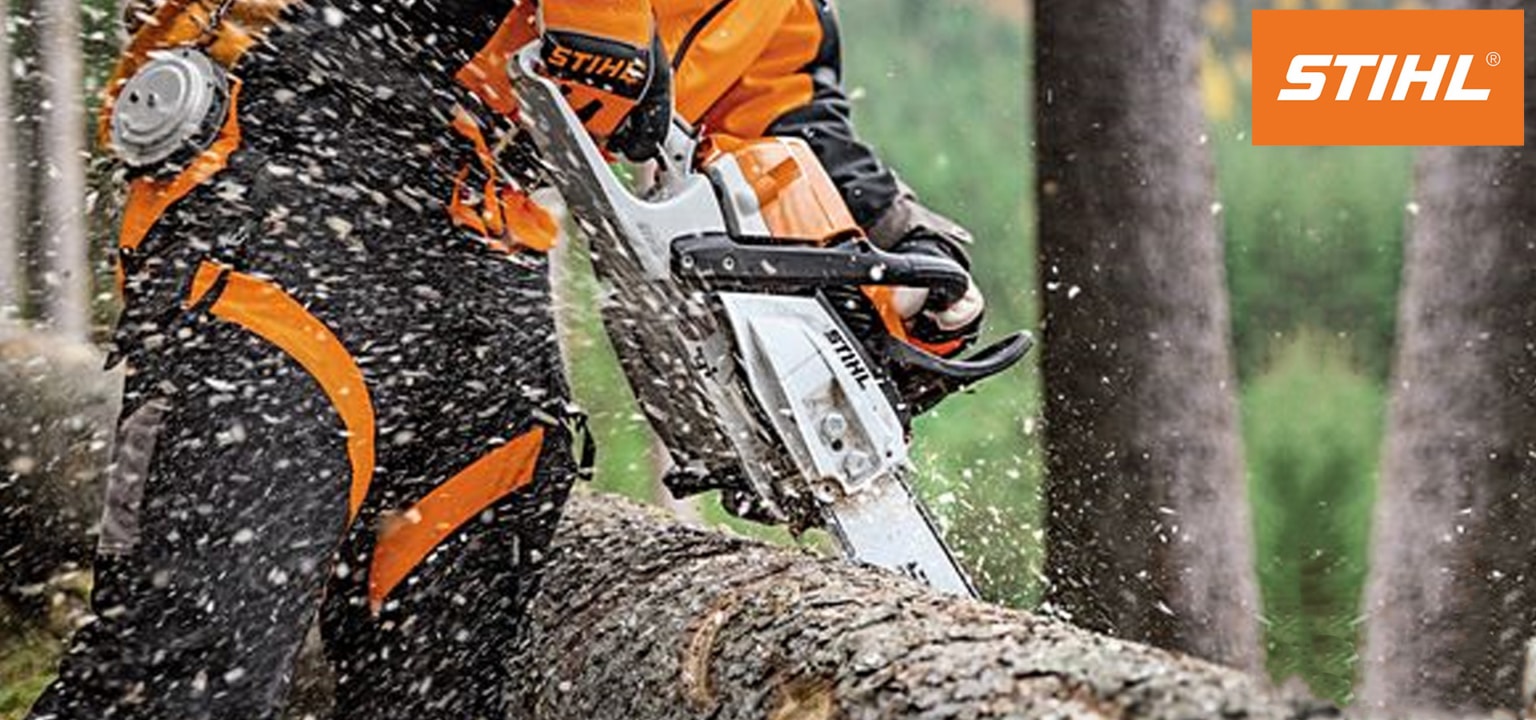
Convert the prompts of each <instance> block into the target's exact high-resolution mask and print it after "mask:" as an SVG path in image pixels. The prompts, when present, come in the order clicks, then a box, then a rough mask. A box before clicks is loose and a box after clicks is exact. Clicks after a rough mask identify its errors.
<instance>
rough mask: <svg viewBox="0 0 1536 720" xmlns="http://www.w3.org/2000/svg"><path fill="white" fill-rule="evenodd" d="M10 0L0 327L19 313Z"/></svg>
mask: <svg viewBox="0 0 1536 720" xmlns="http://www.w3.org/2000/svg"><path fill="white" fill-rule="evenodd" d="M10 8H11V3H10V2H9V0H0V174H4V176H5V178H6V183H7V185H8V187H6V188H5V190H4V191H3V192H0V327H4V326H6V325H9V324H11V323H12V322H14V321H15V320H16V318H17V317H18V316H19V315H20V313H21V288H20V285H19V283H20V282H21V277H22V276H21V244H20V242H19V240H20V238H19V236H18V231H19V229H20V228H19V223H18V215H17V213H18V207H17V202H16V201H17V195H18V193H17V192H16V191H17V189H18V187H17V186H19V185H20V184H21V178H23V177H24V176H23V175H22V174H21V168H20V167H19V166H18V165H17V164H16V128H15V127H14V123H15V120H14V119H13V118H15V116H16V109H15V108H14V107H13V106H12V105H11V29H10V27H11V18H10V14H11V13H10Z"/></svg>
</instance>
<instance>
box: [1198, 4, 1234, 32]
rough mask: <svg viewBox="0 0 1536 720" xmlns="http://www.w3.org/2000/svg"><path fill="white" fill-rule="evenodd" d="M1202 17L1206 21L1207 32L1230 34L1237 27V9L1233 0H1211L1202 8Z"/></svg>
mask: <svg viewBox="0 0 1536 720" xmlns="http://www.w3.org/2000/svg"><path fill="white" fill-rule="evenodd" d="M1200 18H1201V20H1203V21H1204V22H1205V30H1206V32H1207V33H1211V34H1219V35H1228V34H1231V32H1232V30H1233V28H1235V27H1237V11H1236V10H1233V9H1232V0H1209V2H1207V3H1206V4H1205V7H1203V8H1201V9H1200Z"/></svg>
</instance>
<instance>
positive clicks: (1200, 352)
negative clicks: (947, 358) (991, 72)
mask: <svg viewBox="0 0 1536 720" xmlns="http://www.w3.org/2000/svg"><path fill="white" fill-rule="evenodd" d="M1199 6H1200V3H1199V2H1197V1H1196V0H1094V1H1093V2H1084V1H1083V0H1040V1H1039V2H1037V3H1036V4H1035V8H1036V10H1035V15H1036V23H1035V28H1036V38H1037V39H1036V53H1037V57H1036V59H1037V64H1036V68H1037V71H1036V72H1037V81H1036V83H1037V93H1038V96H1037V108H1038V109H1037V113H1038V119H1039V149H1038V161H1039V178H1040V180H1039V183H1040V185H1039V195H1038V197H1039V204H1040V240H1039V242H1040V253H1041V255H1040V274H1041V277H1042V278H1043V281H1044V283H1045V291H1046V292H1045V328H1044V332H1045V342H1044V354H1043V359H1042V362H1043V369H1044V374H1045V385H1046V406H1045V413H1046V428H1045V439H1046V450H1047V473H1048V478H1049V479H1048V483H1047V500H1048V502H1049V508H1048V513H1047V520H1046V526H1047V537H1048V543H1049V545H1048V553H1047V560H1046V572H1047V577H1048V580H1049V582H1050V587H1049V588H1048V590H1047V599H1048V601H1049V603H1050V605H1051V606H1052V607H1053V608H1055V609H1059V610H1061V611H1064V612H1065V613H1067V614H1068V615H1069V617H1070V618H1071V619H1072V620H1073V622H1076V623H1078V624H1081V625H1083V626H1085V627H1088V628H1091V629H1094V630H1099V631H1102V632H1107V633H1110V634H1113V635H1116V636H1119V637H1124V638H1128V639H1132V640H1137V641H1142V642H1148V643H1151V644H1153V645H1157V646H1160V647H1165V648H1170V649H1176V650H1181V651H1185V652H1189V653H1192V654H1195V655H1199V656H1201V657H1205V658H1208V659H1211V660H1216V661H1219V662H1223V663H1227V664H1230V665H1234V666H1237V667H1242V668H1250V669H1252V668H1256V667H1257V666H1258V665H1259V663H1260V653H1259V646H1258V639H1257V638H1258V633H1257V626H1256V615H1257V611H1258V608H1257V605H1258V600H1257V598H1258V593H1257V589H1256V582H1255V579H1254V569H1253V565H1254V560H1253V549H1252V548H1253V546H1252V528H1251V527H1250V522H1249V512H1248V507H1247V502H1246V499H1245V495H1246V493H1245V488H1244V477H1243V462H1242V453H1241V449H1240V444H1239V437H1240V436H1239V434H1238V426H1237V423H1238V418H1237V411H1236V400H1235V398H1234V394H1233V393H1234V387H1235V385H1236V383H1235V380H1234V378H1233V370H1232V362H1231V357H1230V354H1229V350H1228V335H1229V327H1228V316H1227V301H1226V295H1225V292H1226V286H1225V279H1224V273H1223V267H1222V248H1221V241H1220V238H1219V236H1218V232H1217V227H1216V222H1217V213H1216V211H1217V209H1218V206H1217V204H1216V202H1215V189H1214V183H1213V177H1212V176H1213V170H1212V166H1211V161H1210V157H1209V148H1208V146H1207V143H1206V136H1205V119H1204V115H1203V112H1202V109H1201V106H1200V101H1199V95H1198V90H1197V84H1196V78H1197V71H1198V65H1199V56H1200V37H1201V25H1200V19H1199Z"/></svg>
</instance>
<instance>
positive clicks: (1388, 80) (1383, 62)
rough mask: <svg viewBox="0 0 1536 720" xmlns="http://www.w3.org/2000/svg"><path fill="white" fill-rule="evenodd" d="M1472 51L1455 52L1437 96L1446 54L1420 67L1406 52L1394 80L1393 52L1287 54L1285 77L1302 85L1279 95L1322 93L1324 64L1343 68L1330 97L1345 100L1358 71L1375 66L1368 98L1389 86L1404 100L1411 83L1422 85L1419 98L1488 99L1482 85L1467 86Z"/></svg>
mask: <svg viewBox="0 0 1536 720" xmlns="http://www.w3.org/2000/svg"><path fill="white" fill-rule="evenodd" d="M1474 57H1475V56H1473V55H1458V56H1457V57H1456V69H1455V70H1454V71H1452V72H1451V82H1450V85H1449V86H1448V87H1447V88H1446V90H1445V96H1444V97H1443V98H1440V97H1439V96H1440V86H1441V85H1442V84H1444V82H1443V81H1444V80H1445V70H1446V68H1448V67H1450V64H1451V56H1450V55H1436V56H1434V60H1433V61H1432V62H1431V63H1430V66H1429V67H1428V68H1422V67H1420V62H1419V61H1420V56H1418V55H1409V56H1407V57H1406V58H1404V59H1403V63H1402V70H1401V71H1400V72H1398V73H1397V83H1396V84H1395V85H1393V84H1392V72H1393V71H1394V70H1396V69H1397V66H1398V63H1397V56H1396V55H1297V56H1295V57H1293V58H1291V67H1290V69H1289V70H1287V71H1286V73H1285V81H1286V82H1287V83H1288V84H1290V85H1305V86H1306V87H1288V88H1283V89H1281V90H1280V95H1279V99H1280V100H1283V101H1288V102H1311V101H1314V100H1318V99H1320V98H1322V97H1323V91H1324V90H1325V89H1327V87H1328V74H1327V73H1326V72H1324V71H1323V70H1322V68H1327V67H1337V68H1344V75H1343V77H1342V78H1340V79H1339V89H1338V91H1336V92H1335V93H1334V95H1333V99H1334V100H1338V101H1340V102H1345V101H1348V100H1349V99H1350V98H1351V97H1353V96H1354V92H1355V85H1356V84H1357V82H1358V81H1359V80H1360V75H1361V72H1362V71H1363V70H1365V69H1366V68H1375V70H1374V73H1375V76H1374V77H1373V78H1372V80H1371V92H1370V94H1369V95H1367V96H1366V99H1368V100H1381V99H1382V98H1384V97H1386V94H1387V88H1388V87H1389V86H1390V87H1392V99H1393V100H1394V101H1401V100H1406V99H1407V98H1408V93H1409V92H1410V91H1412V90H1413V86H1415V85H1423V86H1424V90H1423V92H1421V93H1419V99H1420V100H1426V101H1427V100H1435V99H1437V98H1439V99H1443V100H1447V101H1452V102H1466V101H1472V102H1482V101H1485V100H1487V99H1488V90H1487V89H1483V88H1469V87H1467V73H1468V72H1470V71H1471V69H1472V60H1473V58H1474Z"/></svg>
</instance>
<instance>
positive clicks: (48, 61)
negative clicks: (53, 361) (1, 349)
mask: <svg viewBox="0 0 1536 720" xmlns="http://www.w3.org/2000/svg"><path fill="white" fill-rule="evenodd" d="M40 8H41V12H40V14H41V15H42V17H41V18H40V21H41V27H40V38H39V48H40V54H41V55H42V57H41V61H42V71H43V77H42V83H43V86H44V88H45V90H44V93H45V96H46V97H47V99H48V102H47V105H46V106H45V109H44V111H43V122H42V134H43V147H44V157H45V159H46V163H47V172H46V173H45V175H44V177H43V184H44V187H43V191H42V201H43V207H42V217H43V228H42V230H43V247H44V250H43V257H44V263H45V265H44V266H45V267H46V268H47V271H46V272H45V273H44V282H45V283H46V285H47V298H48V301H47V304H46V314H45V317H44V318H43V320H44V322H45V324H46V326H47V327H48V328H50V329H51V330H52V331H53V332H55V333H58V334H60V335H62V336H65V337H70V338H76V339H85V338H86V337H87V336H88V334H89V332H90V327H91V265H90V253H89V252H88V251H87V246H86V232H85V226H86V212H85V164H86V160H85V116H84V109H83V107H82V104H81V95H82V94H83V93H84V88H85V84H84V79H83V75H82V74H81V56H82V52H83V51H82V48H81V44H80V4H79V1H78V0H48V2H44V3H41V5H40Z"/></svg>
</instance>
